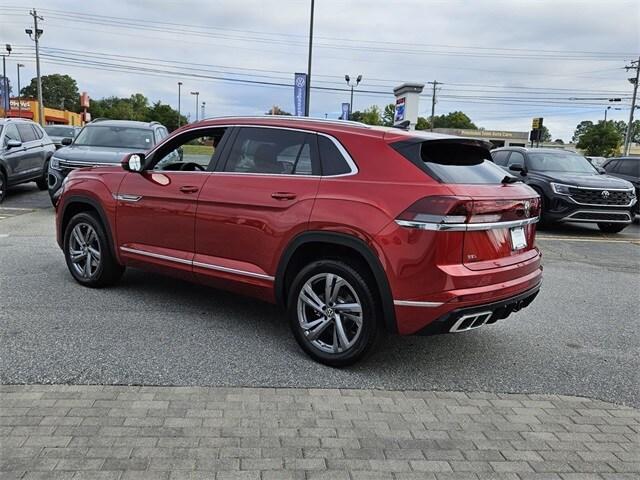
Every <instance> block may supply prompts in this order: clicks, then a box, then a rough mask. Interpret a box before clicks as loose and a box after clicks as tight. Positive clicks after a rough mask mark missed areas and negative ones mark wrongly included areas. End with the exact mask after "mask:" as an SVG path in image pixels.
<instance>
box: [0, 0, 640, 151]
mask: <svg viewBox="0 0 640 480" xmlns="http://www.w3.org/2000/svg"><path fill="white" fill-rule="evenodd" d="M31 7H35V8H37V9H38V13H39V14H41V15H42V16H43V17H44V21H43V22H42V28H43V29H44V35H43V36H42V38H41V46H42V49H43V59H42V62H41V63H42V74H43V75H46V74H51V73H66V74H69V75H71V76H72V77H73V78H75V79H76V80H77V82H78V86H79V88H80V90H81V91H87V92H88V93H89V94H90V96H91V97H93V98H100V97H103V96H110V95H118V96H128V95H131V94H133V93H137V92H141V93H144V94H145V95H146V96H147V97H148V98H149V99H150V100H151V101H157V100H161V101H163V102H166V103H169V104H171V105H173V106H174V107H177V82H178V81H182V82H183V84H184V85H183V90H182V92H183V95H182V111H183V113H184V114H187V115H190V116H191V119H193V118H194V116H195V113H194V107H195V105H194V104H195V98H194V97H192V96H191V95H189V92H191V91H199V92H200V100H201V101H205V102H206V115H207V116H214V115H236V114H262V113H264V112H266V111H267V110H268V109H269V108H270V107H271V106H272V105H279V106H280V107H282V108H283V109H284V110H287V111H292V110H293V87H289V86H277V85H261V84H245V83H238V82H230V81H224V80H220V79H218V78H227V79H243V80H249V81H258V82H269V83H281V84H282V83H284V84H286V85H292V83H293V73H294V72H296V71H300V72H304V71H306V66H307V41H308V30H309V9H310V0H219V1H213V0H211V1H201V2H197V1H164V0H138V1H135V2H134V1H124V0H109V1H102V2H98V1H89V2H88V1H83V2H79V1H74V2H71V1H61V0H42V1H41V0H7V1H3V0H0V43H3V44H4V43H6V42H9V43H11V44H12V45H13V46H14V47H15V48H14V55H12V57H9V58H8V61H7V74H8V76H9V77H10V78H11V80H12V83H13V85H14V87H15V85H16V83H17V81H16V73H15V72H16V62H17V61H18V59H20V60H19V61H20V62H21V63H24V64H25V65H26V66H25V68H24V69H23V70H22V84H23V85H24V84H25V83H27V82H28V81H29V80H30V79H31V77H33V76H34V75H35V63H34V61H33V53H32V52H33V42H31V41H29V39H28V37H27V36H26V34H25V33H24V28H25V27H28V26H29V24H30V22H31V20H32V19H31V17H30V16H29V15H28V10H29V8H31ZM315 13H316V15H315V28H314V38H315V45H314V51H313V69H312V78H313V81H312V84H313V85H315V86H319V87H329V88H331V87H335V88H344V87H345V86H346V85H345V83H344V75H345V74H349V75H351V76H352V77H356V76H357V75H358V74H361V75H362V76H363V80H362V83H361V84H360V85H359V86H358V88H357V89H356V93H355V99H354V109H355V110H358V109H360V110H361V109H364V108H366V107H367V106H370V105H372V104H378V105H380V106H381V107H383V106H384V105H385V104H387V103H391V102H393V101H394V97H393V93H392V89H393V87H394V86H396V85H398V84H400V83H402V82H403V81H417V82H422V83H425V82H427V81H432V80H437V81H439V82H443V85H442V86H441V87H440V88H439V91H438V96H439V100H438V103H437V105H436V114H442V113H447V112H450V111H454V110H462V111H464V112H465V113H467V114H468V115H469V116H470V117H471V119H472V120H473V121H474V122H475V123H476V124H477V125H478V126H480V127H484V128H486V129H504V130H517V131H525V130H528V129H529V128H530V122H531V118H532V117H534V116H543V117H544V118H545V124H546V125H547V126H548V127H549V129H550V130H551V134H552V135H553V137H554V138H557V137H560V138H563V139H564V140H569V139H570V137H571V135H572V133H573V130H574V128H575V125H576V124H577V123H578V122H579V121H580V120H585V119H589V120H593V121H596V120H598V119H602V117H603V116H604V109H605V108H606V106H607V105H610V104H609V103H608V102H607V100H606V99H607V98H611V97H621V98H622V99H623V102H622V106H621V108H623V109H622V110H610V111H609V118H612V119H625V120H626V118H627V117H628V114H629V109H628V105H629V103H630V101H629V100H628V98H629V97H630V94H631V85H630V84H629V82H628V81H627V77H628V76H630V75H628V74H627V73H626V72H625V70H624V68H623V67H624V66H625V64H628V62H629V61H630V60H632V59H633V58H634V57H635V58H637V57H638V55H640V2H638V1H613V0H607V1H601V0H598V1H580V2H579V1H566V0H554V1H516V0H512V1H506V0H505V1H483V0H478V1H474V2H471V1H465V0H446V1H428V0H394V1H392V0H352V1H349V0H316V12H315ZM87 15H89V16H87ZM107 17H109V18H107ZM70 50H73V51H74V52H70ZM132 57H136V58H132ZM70 58H71V59H73V64H71V62H70V61H69V60H68V59H70ZM113 65H126V66H128V67H129V68H130V67H131V66H133V67H135V68H137V69H146V71H135V72H131V71H129V72H124V71H113V69H114V68H118V69H120V68H121V67H114V66H113ZM149 70H152V71H149ZM162 72H165V73H162ZM175 72H183V73H184V74H183V75H182V76H179V75H177V74H176V73H175ZM198 76H199V77H198ZM203 77H218V78H215V79H214V78H203ZM427 87H428V88H430V86H429V85H427ZM365 91H369V92H381V93H365ZM426 93H429V94H430V92H427V91H426V89H425V94H426ZM573 98H586V99H587V100H570V99H573ZM602 98H604V100H601V99H602ZM344 101H349V93H348V92H346V91H329V90H313V91H312V94H311V114H312V115H313V116H320V117H324V116H325V114H327V115H328V116H329V117H334V118H335V117H337V116H338V115H339V114H340V104H341V102H344ZM625 107H626V108H625ZM430 110H431V98H430V97H429V96H426V95H425V97H423V98H422V99H421V103H420V114H421V115H423V116H428V115H429V114H430Z"/></svg>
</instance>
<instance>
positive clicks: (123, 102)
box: [90, 93, 187, 131]
mask: <svg viewBox="0 0 640 480" xmlns="http://www.w3.org/2000/svg"><path fill="white" fill-rule="evenodd" d="M90 110H91V115H92V117H93V118H99V117H103V118H110V119H112V120H137V121H140V122H154V121H155V122H160V123H162V124H163V125H164V126H165V127H167V129H168V130H169V131H172V130H175V129H176V128H177V127H178V112H177V111H176V110H174V109H173V108H171V107H170V106H169V105H167V104H164V103H161V102H160V101H158V102H156V103H154V104H153V105H151V106H149V100H147V97H145V96H144V95H142V94H141V93H136V94H134V95H131V97H129V98H119V97H107V98H102V99H100V100H92V101H91V109H90ZM185 123H187V118H186V117H185V116H184V115H181V116H180V125H184V124H185Z"/></svg>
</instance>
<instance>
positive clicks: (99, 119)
mask: <svg viewBox="0 0 640 480" xmlns="http://www.w3.org/2000/svg"><path fill="white" fill-rule="evenodd" d="M106 120H111V119H110V118H107V117H98V118H94V119H93V120H91V121H90V122H89V123H96V122H104V121H106Z"/></svg>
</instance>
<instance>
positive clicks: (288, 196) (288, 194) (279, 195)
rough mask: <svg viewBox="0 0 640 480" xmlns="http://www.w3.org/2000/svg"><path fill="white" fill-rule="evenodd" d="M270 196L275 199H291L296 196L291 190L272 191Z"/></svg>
mask: <svg viewBox="0 0 640 480" xmlns="http://www.w3.org/2000/svg"><path fill="white" fill-rule="evenodd" d="M271 198H275V199H276V200H293V199H295V198H296V194H295V193H291V192H273V193H272V194H271Z"/></svg>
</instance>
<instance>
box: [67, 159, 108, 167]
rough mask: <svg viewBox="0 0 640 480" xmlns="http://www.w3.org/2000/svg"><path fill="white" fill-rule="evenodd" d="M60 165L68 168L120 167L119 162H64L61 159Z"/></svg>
mask: <svg viewBox="0 0 640 480" xmlns="http://www.w3.org/2000/svg"><path fill="white" fill-rule="evenodd" d="M58 163H59V164H60V165H65V166H68V167H74V166H77V167H117V166H118V165H120V163H119V162H80V161H78V162H76V161H72V160H63V159H61V158H59V159H58Z"/></svg>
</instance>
